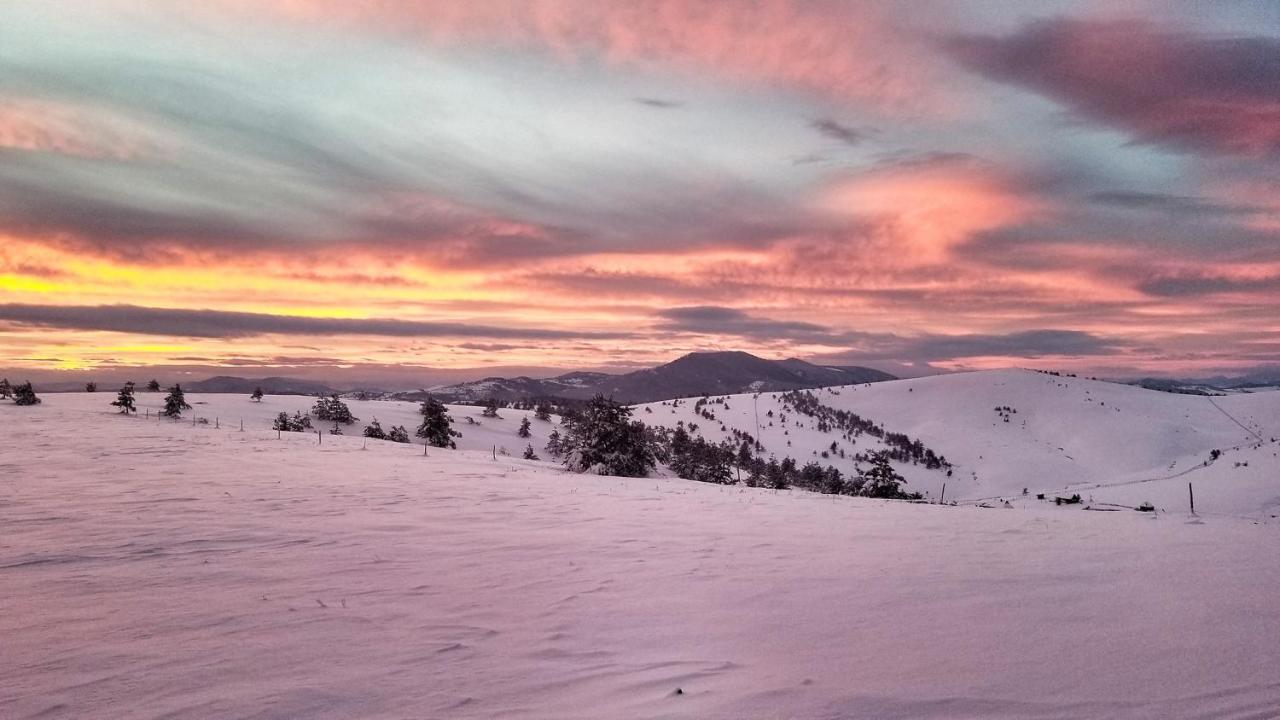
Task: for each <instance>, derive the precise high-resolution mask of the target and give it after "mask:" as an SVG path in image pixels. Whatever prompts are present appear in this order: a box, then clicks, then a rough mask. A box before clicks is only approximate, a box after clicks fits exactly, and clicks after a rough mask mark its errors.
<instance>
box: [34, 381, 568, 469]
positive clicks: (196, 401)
mask: <svg viewBox="0 0 1280 720" xmlns="http://www.w3.org/2000/svg"><path fill="white" fill-rule="evenodd" d="M164 397H165V393H163V392H160V393H148V392H139V393H138V394H137V395H136V396H135V402H136V404H137V407H138V413H139V414H140V415H141V416H142V418H143V420H144V421H146V420H149V421H150V422H167V423H170V424H172V423H173V421H172V420H168V419H165V420H161V419H160V417H159V415H157V413H158V412H159V411H160V410H161V409H162V408H163V406H164V402H163V401H164ZM115 398H116V392H115V390H111V391H99V392H96V393H56V394H55V393H51V394H48V395H46V396H44V403H43V404H46V405H47V404H54V405H57V406H59V407H64V408H67V409H74V410H77V411H81V412H85V413H90V414H93V415H100V416H102V417H103V418H105V419H106V420H110V419H112V417H113V413H114V412H115V410H116V409H115V408H113V407H111V404H110V403H111V401H113V400H115ZM187 402H188V403H189V404H190V405H191V410H188V411H186V412H184V413H183V419H182V422H185V423H186V424H188V425H190V424H192V422H193V421H194V422H196V423H197V424H200V420H201V419H203V420H207V421H208V422H209V423H211V424H217V425H219V426H222V427H227V428H231V429H234V430H238V429H239V428H240V423H241V422H243V423H244V428H245V430H252V431H257V430H269V429H271V424H272V422H273V421H274V420H275V418H276V415H278V414H279V413H281V412H285V413H288V414H290V415H292V414H293V413H295V412H301V413H303V414H304V415H305V414H306V413H307V412H308V411H309V410H310V409H311V407H312V405H314V404H315V398H313V397H307V396H305V395H267V396H265V397H264V398H262V401H261V402H255V401H253V400H250V399H249V398H248V396H246V395H229V394H224V393H210V394H206V393H187ZM343 402H345V403H346V404H347V407H349V408H350V409H351V412H352V414H354V415H355V416H356V417H357V418H359V420H357V421H356V422H355V423H354V424H352V425H343V426H341V430H342V432H343V433H344V434H346V435H352V436H356V437H359V436H360V434H361V433H362V432H363V430H364V427H365V426H366V425H368V424H369V423H370V422H371V421H373V420H375V419H376V420H377V421H378V423H379V424H381V425H382V428H383V429H384V430H387V429H390V428H391V426H392V425H403V426H404V427H405V428H407V429H408V431H409V434H410V435H411V436H412V435H413V432H414V429H415V428H417V426H418V425H419V424H420V423H421V422H422V416H421V415H419V414H418V410H419V408H420V407H421V404H420V403H414V402H405V401H396V400H353V399H344V400H343ZM446 407H447V408H448V410H449V416H450V417H451V418H453V427H454V429H455V430H457V431H458V432H460V433H462V436H461V437H459V438H456V442H457V444H458V448H459V449H460V450H485V451H488V452H489V453H490V454H492V453H493V452H495V451H496V452H497V453H498V454H499V455H503V454H506V455H515V456H520V455H521V454H523V453H524V450H525V446H526V445H530V444H532V445H533V448H534V451H535V452H536V453H537V454H539V455H542V454H543V447H544V446H545V445H546V444H547V437H548V436H549V435H550V434H551V431H552V430H553V429H555V428H557V427H558V423H559V420H560V419H559V418H558V417H555V416H552V419H551V421H549V422H548V421H543V420H538V419H536V418H535V417H534V413H533V411H532V410H514V409H511V408H503V409H501V410H500V411H499V412H498V417H496V418H487V417H483V416H481V412H482V411H483V410H484V408H481V407H477V406H474V405H448V406H446ZM526 417H527V418H529V423H530V425H529V432H530V437H529V438H528V439H525V438H521V437H519V436H518V435H517V434H516V432H517V431H518V430H519V428H520V421H521V420H522V419H524V418H526ZM312 422H313V423H314V424H315V430H322V431H324V435H325V437H324V439H323V440H328V439H329V430H330V429H332V428H333V423H324V422H321V421H319V420H315V419H314V418H313V419H312ZM315 430H313V431H312V432H311V433H310V434H309V435H308V437H310V438H311V439H312V440H316V437H315ZM322 442H323V441H322ZM415 442H418V443H421V441H420V440H416V439H415ZM419 449H421V448H419Z"/></svg>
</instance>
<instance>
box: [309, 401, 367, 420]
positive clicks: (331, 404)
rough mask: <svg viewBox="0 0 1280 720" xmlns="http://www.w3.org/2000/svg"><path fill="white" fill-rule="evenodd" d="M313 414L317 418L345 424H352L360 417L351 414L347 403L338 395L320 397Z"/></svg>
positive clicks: (312, 410)
mask: <svg viewBox="0 0 1280 720" xmlns="http://www.w3.org/2000/svg"><path fill="white" fill-rule="evenodd" d="M311 414H312V415H315V416H316V419H317V420H323V421H325V422H333V423H342V424H343V425H350V424H352V423H354V422H355V421H356V420H359V419H360V418H358V417H356V416H355V415H352V414H351V410H350V409H349V408H347V404H346V403H344V402H342V401H341V400H339V399H338V396H337V395H330V396H329V397H322V398H318V399H317V400H316V404H315V406H314V407H312V408H311Z"/></svg>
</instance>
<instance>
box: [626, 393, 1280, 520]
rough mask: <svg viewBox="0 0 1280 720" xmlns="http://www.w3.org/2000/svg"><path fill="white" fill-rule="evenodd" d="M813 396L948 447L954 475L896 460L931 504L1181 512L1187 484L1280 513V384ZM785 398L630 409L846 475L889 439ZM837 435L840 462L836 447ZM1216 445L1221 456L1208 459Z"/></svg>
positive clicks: (1202, 495) (1243, 511)
mask: <svg viewBox="0 0 1280 720" xmlns="http://www.w3.org/2000/svg"><path fill="white" fill-rule="evenodd" d="M811 392H812V393H813V395H814V396H815V397H816V398H817V400H818V401H819V402H820V403H822V404H823V405H826V406H829V407H831V408H834V409H838V410H846V411H849V412H852V413H856V414H858V415H859V416H861V417H863V418H866V419H868V420H871V421H874V422H875V423H876V424H878V425H880V426H883V428H884V429H886V430H888V431H891V432H898V433H905V434H906V435H908V436H910V437H912V438H914V439H918V440H920V441H921V442H922V443H923V444H924V445H925V446H926V447H928V448H931V449H933V450H935V451H936V452H937V453H939V454H941V455H943V456H945V457H946V458H947V460H948V461H949V462H950V463H951V464H952V471H951V474H950V476H948V475H947V473H946V472H944V471H939V470H925V469H924V468H923V467H922V466H913V465H909V464H906V465H904V464H899V467H900V468H901V470H902V472H903V474H904V476H905V477H906V478H907V480H908V487H909V488H911V489H914V490H917V491H920V492H923V493H925V494H926V496H927V497H929V498H931V499H938V498H939V497H940V496H941V494H942V489H943V488H942V486H943V483H946V498H947V499H948V500H961V501H964V500H970V501H980V500H988V499H989V500H992V501H995V502H1000V501H1002V500H1010V501H1012V502H1015V503H1023V502H1035V496H1036V495H1037V494H1039V493H1047V494H1048V497H1047V499H1048V500H1052V498H1053V497H1054V495H1055V494H1065V495H1070V494H1074V493H1080V494H1081V495H1082V496H1084V498H1085V500H1086V502H1087V501H1088V499H1089V498H1090V497H1092V498H1093V500H1094V501H1095V502H1096V503H1105V502H1115V503H1125V504H1130V505H1131V506H1132V505H1136V504H1138V503H1140V502H1143V501H1147V500H1149V501H1151V502H1153V503H1158V504H1160V506H1161V507H1176V508H1182V509H1185V508H1186V506H1187V504H1188V503H1187V485H1186V484H1187V482H1194V484H1195V486H1196V490H1197V495H1196V503H1197V505H1196V507H1197V510H1200V511H1202V512H1221V513H1227V514H1239V515H1256V514H1266V513H1273V512H1280V456H1278V455H1277V453H1278V452H1280V445H1278V444H1277V443H1276V439H1277V438H1280V393H1253V394H1241V395H1231V396H1226V397H1213V398H1211V397H1203V396H1194V395H1179V394H1172V393H1163V392H1156V391H1152V390H1146V389H1143V388H1139V387H1133V386H1129V385H1122V384H1117V383H1109V382H1100V381H1095V380H1087V379H1082V378H1073V377H1060V376H1056V375H1050V374H1045V373H1040V372H1034V371H1029V370H999V371H985V372H973V373H960V374H953V375H939V376H933V377H925V378H917V379H912V380H898V381H892V382H883V383H875V384H873V385H854V386H846V387H838V388H824V389H819V390H814V391H811ZM782 398H783V394H782V393H762V394H759V395H732V396H727V397H722V398H713V399H712V402H710V403H708V404H706V405H704V407H703V410H705V411H710V412H711V414H713V415H714V418H715V419H714V420H710V419H708V418H707V417H706V416H705V415H700V414H699V413H698V412H697V411H696V407H695V403H694V402H692V401H680V402H679V403H678V404H673V403H670V402H668V403H651V404H649V405H644V406H641V407H640V408H639V409H638V417H640V419H642V420H644V421H645V422H648V423H653V424H659V425H665V426H668V427H674V425H675V424H676V423H677V422H680V421H683V422H685V423H686V425H689V424H693V425H696V426H697V432H698V434H701V435H703V436H704V437H706V438H707V439H708V440H713V441H719V440H723V439H729V438H731V437H732V432H733V430H734V429H737V430H739V431H740V432H746V433H750V434H752V435H755V434H756V428H757V427H759V435H760V438H761V441H762V443H763V444H764V446H765V448H766V450H765V454H773V455H775V456H776V457H778V458H779V459H781V458H782V457H784V456H791V457H794V458H796V460H797V461H798V462H799V463H801V464H803V463H805V462H808V461H811V460H812V461H817V462H820V463H822V464H824V465H825V464H831V465H835V466H837V467H840V468H841V470H843V471H845V472H851V471H853V470H854V469H855V463H854V461H853V459H852V456H853V454H854V453H855V452H863V453H866V452H868V451H870V450H875V449H881V448H884V447H885V445H884V443H883V442H881V441H879V440H878V439H876V438H874V437H871V436H869V435H860V436H856V437H854V438H853V439H852V441H850V440H848V439H846V438H845V437H844V436H843V435H844V433H843V431H841V430H840V429H834V428H833V429H831V430H829V431H826V432H823V431H821V430H819V429H818V427H817V422H816V421H815V420H814V418H812V417H806V416H804V415H801V414H799V413H797V412H796V411H795V410H794V408H791V407H790V406H789V405H788V404H787V403H785V402H784V401H783V399H782ZM1005 408H1007V410H1005ZM1006 418H1007V420H1006ZM757 423H758V424H757ZM722 427H723V428H724V429H723V430H722V429H721V428H722ZM833 442H835V443H836V445H837V447H838V448H839V449H842V450H844V451H845V456H844V457H841V456H840V455H839V454H838V452H836V453H834V454H833V452H832V449H831V445H832V443H833ZM1215 449H1216V450H1221V451H1222V454H1221V457H1220V458H1218V459H1217V460H1216V461H1213V462H1211V464H1210V465H1209V466H1206V465H1205V463H1206V461H1210V460H1211V451H1213V450H1215ZM823 452H826V453H827V456H828V457H825V458H824V457H822V453H823ZM1237 463H1241V465H1240V466H1239V467H1237V465H1236V464H1237ZM1243 463H1248V465H1247V466H1245V465H1243ZM1100 486H1115V487H1100ZM1024 488H1025V489H1026V490H1027V493H1028V494H1027V496H1025V497H1024V496H1023V494H1022V493H1023V489H1024Z"/></svg>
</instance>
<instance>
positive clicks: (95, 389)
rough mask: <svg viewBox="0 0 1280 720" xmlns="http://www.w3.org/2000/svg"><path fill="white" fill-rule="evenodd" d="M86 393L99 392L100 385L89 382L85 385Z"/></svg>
mask: <svg viewBox="0 0 1280 720" xmlns="http://www.w3.org/2000/svg"><path fill="white" fill-rule="evenodd" d="M84 391H85V392H98V383H96V382H87V383H85V384H84Z"/></svg>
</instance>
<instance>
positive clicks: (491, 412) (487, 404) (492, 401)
mask: <svg viewBox="0 0 1280 720" xmlns="http://www.w3.org/2000/svg"><path fill="white" fill-rule="evenodd" d="M480 414H481V415H482V416H484V417H487V418H496V417H499V416H498V400H497V398H489V399H488V400H485V401H484V410H481V411H480Z"/></svg>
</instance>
